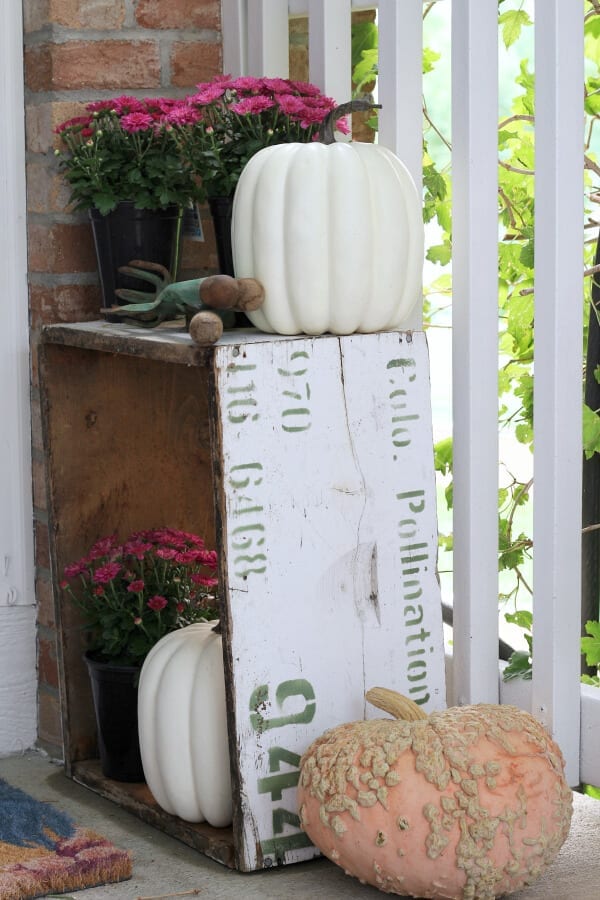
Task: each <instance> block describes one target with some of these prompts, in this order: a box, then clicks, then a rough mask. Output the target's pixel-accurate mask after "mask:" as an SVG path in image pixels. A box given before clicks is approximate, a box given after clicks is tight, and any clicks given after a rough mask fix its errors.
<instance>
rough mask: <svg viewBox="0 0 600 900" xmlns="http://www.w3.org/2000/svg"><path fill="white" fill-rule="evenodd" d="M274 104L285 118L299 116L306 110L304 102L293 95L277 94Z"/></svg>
mask: <svg viewBox="0 0 600 900" xmlns="http://www.w3.org/2000/svg"><path fill="white" fill-rule="evenodd" d="M276 102H277V105H278V106H279V109H280V110H281V112H282V113H285V114H286V116H300V115H302V114H303V113H304V111H305V110H306V106H305V103H304V100H303V99H302V98H301V97H297V96H296V95H295V94H278V96H277V101H276Z"/></svg>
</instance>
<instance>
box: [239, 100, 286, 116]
mask: <svg viewBox="0 0 600 900" xmlns="http://www.w3.org/2000/svg"><path fill="white" fill-rule="evenodd" d="M273 106H275V101H274V100H271V99H270V98H269V97H245V98H244V99H243V100H239V101H238V102H237V103H232V104H231V106H230V109H231V111H232V112H234V113H237V114H238V116H247V115H250V116H254V115H259V114H260V113H261V112H264V111H265V109H271V107H273Z"/></svg>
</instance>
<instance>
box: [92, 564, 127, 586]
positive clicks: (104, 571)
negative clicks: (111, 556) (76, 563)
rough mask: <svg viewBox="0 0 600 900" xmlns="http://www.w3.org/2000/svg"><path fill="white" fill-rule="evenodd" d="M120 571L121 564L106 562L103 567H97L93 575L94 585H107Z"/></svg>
mask: <svg viewBox="0 0 600 900" xmlns="http://www.w3.org/2000/svg"><path fill="white" fill-rule="evenodd" d="M120 571H121V564H120V563H117V562H108V563H106V565H104V566H98V568H97V569H96V571H95V572H94V575H93V579H92V580H93V581H94V582H95V584H108V582H109V581H112V580H113V578H116V576H117V575H118V574H119V572H120Z"/></svg>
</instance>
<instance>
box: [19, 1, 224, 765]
mask: <svg viewBox="0 0 600 900" xmlns="http://www.w3.org/2000/svg"><path fill="white" fill-rule="evenodd" d="M23 11H24V29H25V35H24V44H25V91H26V95H25V96H26V109H25V116H26V141H27V206H28V234H29V285H30V288H29V303H30V321H31V335H32V415H33V425H32V443H33V467H34V473H33V489H34V514H35V537H36V566H37V569H36V588H37V601H38V669H39V716H38V718H39V743H40V745H41V746H42V747H44V748H45V749H47V750H48V751H49V752H51V753H53V754H56V755H58V756H60V755H62V737H61V726H60V709H59V701H58V676H57V662H56V631H55V622H54V613H53V603H52V596H51V590H50V572H49V561H48V530H47V516H46V500H45V486H44V461H43V450H42V441H41V429H40V404H39V391H38V376H37V354H36V347H37V341H38V338H39V333H40V329H41V326H42V325H44V324H47V323H53V322H72V321H82V320H88V319H96V318H98V317H99V315H98V310H99V308H100V305H101V303H100V293H99V289H98V285H97V276H96V264H95V256H94V249H93V243H92V236H91V230H90V226H89V224H88V221H87V216H86V214H85V213H77V214H74V213H73V212H71V211H70V210H69V209H68V207H67V198H68V190H67V188H66V186H65V184H64V183H63V181H62V179H61V177H60V176H59V175H58V172H57V168H56V161H55V157H54V154H53V147H54V139H53V134H52V132H53V128H54V127H55V126H56V125H57V124H58V123H59V122H61V121H63V120H64V119H66V118H68V117H70V116H73V115H77V114H79V112H80V111H81V108H82V106H83V104H85V103H87V102H89V101H90V100H96V99H103V98H108V97H112V96H116V95H118V94H122V93H131V94H137V95H138V96H157V95H162V96H183V95H184V94H186V93H188V92H189V91H190V90H191V89H192V88H193V86H194V85H195V84H196V83H197V82H199V81H204V80H207V79H209V78H211V77H212V76H213V75H214V74H216V73H217V72H219V71H220V70H221V31H220V29H221V23H220V12H221V4H220V2H219V0H24V2H23ZM203 224H204V225H205V234H206V237H207V241H206V243H205V244H201V243H198V242H193V241H184V251H183V261H182V266H183V273H182V275H183V277H190V278H191V277H197V276H200V275H202V274H206V273H207V272H208V271H210V270H214V269H215V268H216V252H215V248H214V241H213V240H212V233H211V227H210V222H209V220H208V219H206V220H205V222H204V223H203Z"/></svg>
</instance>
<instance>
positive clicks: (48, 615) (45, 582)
mask: <svg viewBox="0 0 600 900" xmlns="http://www.w3.org/2000/svg"><path fill="white" fill-rule="evenodd" d="M35 595H36V598H37V620H38V625H42V626H43V627H45V628H55V626H56V619H55V616H54V596H53V594H52V584H51V583H50V580H49V578H47V577H44V576H42V575H40V577H39V578H37V580H36V582H35Z"/></svg>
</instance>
